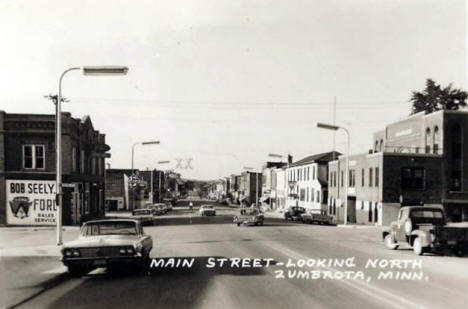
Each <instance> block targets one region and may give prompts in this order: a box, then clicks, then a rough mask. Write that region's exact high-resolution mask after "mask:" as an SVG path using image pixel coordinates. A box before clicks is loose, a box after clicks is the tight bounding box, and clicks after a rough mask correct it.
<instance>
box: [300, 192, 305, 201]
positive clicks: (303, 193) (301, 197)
mask: <svg viewBox="0 0 468 309" xmlns="http://www.w3.org/2000/svg"><path fill="white" fill-rule="evenodd" d="M300 199H301V202H303V201H304V199H305V189H301V191H300Z"/></svg>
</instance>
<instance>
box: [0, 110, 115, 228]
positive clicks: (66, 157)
mask: <svg viewBox="0 0 468 309" xmlns="http://www.w3.org/2000/svg"><path fill="white" fill-rule="evenodd" d="M62 126H63V127H62V154H63V155H62V159H63V162H62V180H63V198H62V200H63V211H62V215H63V218H62V220H63V224H65V225H70V224H79V223H81V222H84V221H86V220H89V219H92V218H98V217H101V216H103V215H104V199H105V187H104V178H105V175H104V166H105V161H104V160H105V157H109V155H108V154H107V153H106V152H107V151H108V150H109V149H110V147H109V146H107V145H106V144H105V135H104V134H101V133H100V132H99V131H97V130H95V129H94V128H93V124H92V122H91V119H90V118H89V117H87V116H86V117H84V118H83V119H76V118H73V117H71V114H70V113H62ZM55 162H56V160H55V115H39V114H8V113H5V112H4V111H0V224H7V225H55V224H56V220H57V218H56V210H57V209H56V204H55V192H56V189H55V178H56V173H55V171H56V169H55V166H56V164H55Z"/></svg>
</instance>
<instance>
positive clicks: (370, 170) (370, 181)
mask: <svg viewBox="0 0 468 309" xmlns="http://www.w3.org/2000/svg"><path fill="white" fill-rule="evenodd" d="M372 172H373V171H372V167H371V168H369V187H372V178H373V176H372Z"/></svg>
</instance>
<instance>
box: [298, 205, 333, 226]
mask: <svg viewBox="0 0 468 309" xmlns="http://www.w3.org/2000/svg"><path fill="white" fill-rule="evenodd" d="M301 217H302V222H303V223H318V224H327V225H330V224H332V223H333V217H332V216H329V215H327V211H326V210H323V209H312V210H310V211H309V212H305V213H303V214H301Z"/></svg>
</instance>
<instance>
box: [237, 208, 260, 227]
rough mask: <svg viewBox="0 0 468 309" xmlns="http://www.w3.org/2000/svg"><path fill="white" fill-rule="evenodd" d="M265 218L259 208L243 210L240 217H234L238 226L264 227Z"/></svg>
mask: <svg viewBox="0 0 468 309" xmlns="http://www.w3.org/2000/svg"><path fill="white" fill-rule="evenodd" d="M264 220H265V217H264V216H263V213H262V212H261V211H260V210H259V209H258V208H241V209H240V214H239V216H235V217H234V220H233V221H234V223H236V224H237V226H240V225H241V224H253V225H263V221H264Z"/></svg>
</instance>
